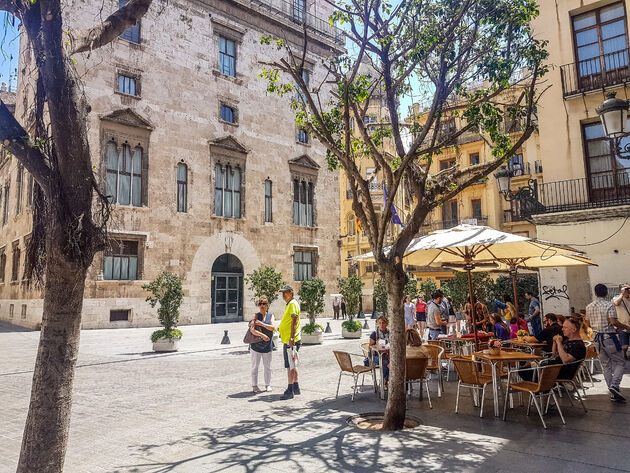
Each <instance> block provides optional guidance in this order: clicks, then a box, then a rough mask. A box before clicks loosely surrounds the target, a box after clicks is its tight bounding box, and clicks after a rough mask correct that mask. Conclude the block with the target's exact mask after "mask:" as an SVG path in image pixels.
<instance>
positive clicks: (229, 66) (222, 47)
mask: <svg viewBox="0 0 630 473" xmlns="http://www.w3.org/2000/svg"><path fill="white" fill-rule="evenodd" d="M219 71H220V72H221V74H225V75H226V76H231V77H236V43H235V42H234V41H233V40H231V39H227V38H224V37H222V36H221V37H219Z"/></svg>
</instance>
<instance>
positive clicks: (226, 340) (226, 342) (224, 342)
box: [221, 330, 231, 345]
mask: <svg viewBox="0 0 630 473" xmlns="http://www.w3.org/2000/svg"><path fill="white" fill-rule="evenodd" d="M230 344H231V342H230V337H229V336H228V331H227V330H224V333H223V339H222V340H221V345H230Z"/></svg>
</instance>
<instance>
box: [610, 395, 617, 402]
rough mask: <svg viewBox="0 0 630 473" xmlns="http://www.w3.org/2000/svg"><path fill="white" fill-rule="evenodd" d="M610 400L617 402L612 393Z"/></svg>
mask: <svg viewBox="0 0 630 473" xmlns="http://www.w3.org/2000/svg"><path fill="white" fill-rule="evenodd" d="M610 400H611V401H613V402H617V401H618V399H617V398H616V397H615V395H614V394H611V395H610Z"/></svg>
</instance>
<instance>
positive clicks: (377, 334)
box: [365, 315, 389, 381]
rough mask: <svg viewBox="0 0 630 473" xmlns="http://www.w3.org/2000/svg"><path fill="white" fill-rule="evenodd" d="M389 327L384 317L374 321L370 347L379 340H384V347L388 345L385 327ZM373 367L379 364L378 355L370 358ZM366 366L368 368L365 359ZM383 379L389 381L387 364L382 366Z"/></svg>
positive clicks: (387, 333)
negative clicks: (374, 327)
mask: <svg viewBox="0 0 630 473" xmlns="http://www.w3.org/2000/svg"><path fill="white" fill-rule="evenodd" d="M388 325H389V320H387V317H385V316H384V315H381V316H380V317H379V318H378V319H376V330H374V331H373V332H372V333H371V334H370V347H372V346H374V345H376V344H377V343H378V342H379V340H384V341H385V344H386V345H389V329H388V328H387V326H388ZM387 357H388V356H387V354H386V353H383V360H385V359H386V358H387ZM372 359H373V361H374V364H375V365H378V363H379V356H378V354H376V353H374V355H373V356H372ZM365 363H366V366H369V363H370V361H369V360H368V359H367V358H366V360H365ZM383 377H384V378H385V381H387V380H388V379H389V363H384V364H383Z"/></svg>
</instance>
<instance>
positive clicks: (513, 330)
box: [510, 317, 520, 338]
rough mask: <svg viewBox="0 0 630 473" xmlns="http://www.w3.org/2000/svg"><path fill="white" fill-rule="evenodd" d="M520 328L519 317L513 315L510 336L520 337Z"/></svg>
mask: <svg viewBox="0 0 630 473" xmlns="http://www.w3.org/2000/svg"><path fill="white" fill-rule="evenodd" d="M519 330H520V328H519V326H518V319H517V318H516V317H512V318H511V319H510V338H516V337H518V335H517V333H518V331H519Z"/></svg>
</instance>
